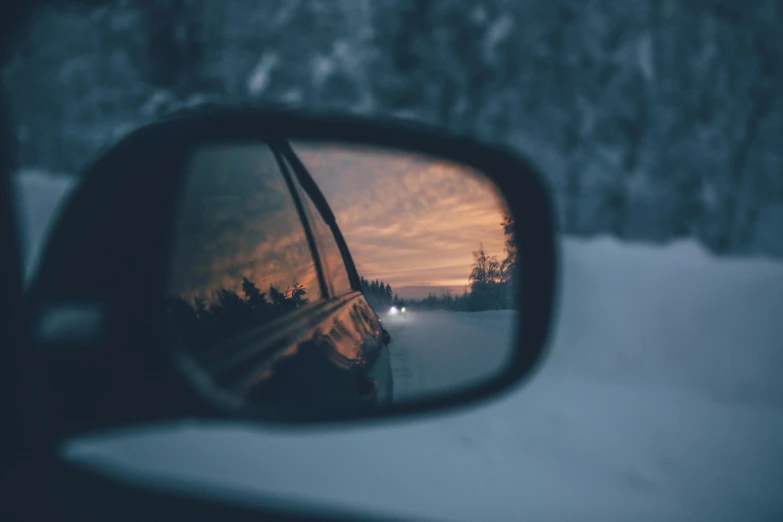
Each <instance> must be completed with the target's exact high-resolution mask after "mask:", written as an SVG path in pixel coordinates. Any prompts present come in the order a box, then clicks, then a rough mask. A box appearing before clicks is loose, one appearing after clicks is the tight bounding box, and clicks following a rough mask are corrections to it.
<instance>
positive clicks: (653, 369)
mask: <svg viewBox="0 0 783 522" xmlns="http://www.w3.org/2000/svg"><path fill="white" fill-rule="evenodd" d="M27 181H29V183H30V184H29V185H27V186H34V185H35V183H37V181H35V179H30V180H27ZM25 183H27V182H25ZM57 186H59V185H57ZM50 188H52V187H51V186H50ZM54 190H59V189H56V188H55V189H54ZM65 191H66V190H63V191H62V192H65ZM43 196H45V195H42V196H41V197H42V199H41V201H43V202H44V203H46V202H49V199H48V196H46V197H43ZM27 197H29V198H30V199H28V200H26V202H25V205H27V207H26V208H34V207H35V205H36V204H38V203H36V201H37V200H36V199H35V198H36V197H38V196H37V195H34V194H30V195H29V196H27ZM34 218H35V219H30V218H28V221H27V223H28V226H30V227H32V228H33V229H34V230H32V232H33V233H32V234H30V236H29V237H36V236H39V235H40V233H37V232H36V231H35V229H36V227H38V226H39V225H40V224H41V223H43V222H44V221H45V220H44V219H41V220H40V221H36V219H38V218H37V217H35V216H34ZM562 252H563V263H562V268H563V279H562V291H563V293H562V297H561V310H560V314H559V317H558V321H557V327H556V330H555V335H554V339H553V343H552V346H551V351H550V353H549V356H548V358H547V360H546V362H545V363H544V365H543V366H542V367H541V369H540V371H539V372H538V373H537V374H536V375H534V376H533V377H532V378H531V379H530V380H529V381H528V382H527V383H526V384H525V385H524V386H522V387H519V388H517V389H516V390H514V391H513V392H511V393H509V394H507V395H506V396H504V397H502V398H501V399H499V400H496V401H493V402H491V403H487V404H483V405H479V406H477V407H473V408H470V409H464V410H461V411H457V412H451V413H449V414H445V415H441V416H438V417H434V418H429V419H427V420H411V421H407V422H396V423H388V424H378V425H374V426H368V427H354V428H343V429H332V430H321V431H318V432H310V433H300V432H298V431H296V430H293V431H287V430H282V429H278V430H274V429H269V428H266V429H260V428H252V427H248V426H240V425H231V424H202V423H178V424H172V425H167V426H161V427H156V428H150V429H140V430H137V431H135V432H127V433H124V434H123V433H115V434H112V435H108V436H96V437H93V438H90V439H80V440H75V441H72V442H70V443H69V444H68V445H67V446H66V448H65V450H64V451H65V453H66V454H67V455H68V456H69V457H70V458H72V459H74V460H76V461H79V462H83V463H88V464H90V465H94V466H100V467H104V468H108V469H111V470H113V471H114V472H122V473H133V474H136V475H138V476H141V477H143V478H144V480H157V481H163V482H166V481H168V482H170V483H171V484H177V485H179V486H180V487H199V488H204V487H206V488H208V490H209V491H211V492H212V493H213V494H220V495H223V494H225V495H229V494H237V493H243V494H246V495H249V496H263V497H267V498H269V497H272V498H276V499H281V501H284V502H290V503H293V504H300V503H302V502H305V503H309V504H316V505H327V506H330V505H331V506H333V505H343V506H348V507H351V508H357V509H365V510H367V511H370V512H373V511H375V512H380V513H387V514H393V515H399V516H403V517H405V516H410V517H415V518H417V519H421V518H425V519H426V518H432V519H435V520H470V521H472V520H509V521H518V520H536V521H541V522H542V521H548V520H557V521H568V520H583V521H584V520H588V521H589V520H596V521H598V520H600V521H613V520H618V521H621V520H622V521H625V520H649V521H659V520H668V521H671V520H683V521H686V520H687V521H699V520H705V521H710V522H715V521H723V520H725V521H734V520H754V521H759V520H761V521H764V520H769V521H772V520H783V498H781V496H780V492H781V491H783V384H782V383H783V380H782V379H780V375H782V374H783V323H782V322H781V320H780V317H781V316H780V314H781V310H783V265H781V264H776V263H773V262H768V261H737V260H725V261H722V260H716V259H714V258H712V257H710V256H709V255H708V254H707V253H705V252H704V251H703V250H702V249H701V248H699V247H698V246H696V245H695V244H693V243H689V242H682V243H674V244H671V245H669V246H666V247H652V246H639V245H637V246H629V245H622V244H619V243H617V242H616V241H613V240H610V239H597V240H592V241H586V240H566V241H564V242H563V244H562ZM490 316H491V313H490ZM476 319H478V316H476ZM450 320H451V321H452V323H451V324H449V321H450ZM437 321H438V325H437V327H438V330H439V333H440V334H442V335H444V336H448V335H452V336H456V338H454V337H453V338H452V342H453V343H456V344H453V346H458V345H459V342H460V340H461V339H460V336H459V335H458V334H459V333H460V332H462V331H463V330H462V328H464V323H465V321H464V318H460V317H459V316H458V315H457V314H452V316H451V317H449V315H448V314H443V316H442V317H438V319H437ZM504 321H505V322H504ZM476 323H477V324H474V325H473V326H477V325H478V324H480V323H481V322H480V321H476ZM483 324H484V325H485V326H486V330H485V334H486V335H487V336H488V337H487V338H491V336H492V335H497V332H498V331H503V329H504V328H505V329H506V330H505V331H508V330H507V329H508V328H510V327H511V325H510V321H509V317H508V316H507V315H506V316H502V312H501V313H499V314H497V316H496V317H492V318H491V320H490V318H489V316H488V317H487V320H486V321H484V322H483ZM413 331H414V330H413V329H411V330H409V333H410V332H413ZM397 335H398V336H403V338H402V339H400V338H396V339H395V340H394V341H393V343H392V345H391V347H392V350H394V346H395V343H397V342H398V341H400V340H404V335H405V332H397ZM463 346H464V345H463ZM477 348H479V347H477ZM480 348H482V349H483V348H484V347H480ZM392 355H393V353H392Z"/></svg>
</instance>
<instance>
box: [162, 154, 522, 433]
mask: <svg viewBox="0 0 783 522" xmlns="http://www.w3.org/2000/svg"><path fill="white" fill-rule="evenodd" d="M171 237H172V251H171V256H170V260H169V275H168V292H167V295H166V296H165V310H166V313H167V324H168V328H167V330H168V333H169V341H168V342H169V344H170V346H171V348H172V350H173V351H172V353H173V354H174V356H175V357H176V359H177V360H178V361H179V362H180V363H181V365H182V367H183V368H185V369H186V371H187V372H188V373H189V375H190V376H191V377H193V378H194V379H196V381H197V382H198V383H200V384H201V385H203V386H207V387H209V388H210V390H211V391H212V392H213V393H215V394H217V395H219V396H220V397H222V399H224V400H229V401H234V402H235V403H236V404H241V405H242V406H244V407H250V408H252V409H254V410H256V411H257V412H258V413H259V415H260V416H261V417H264V416H266V417H269V418H274V419H277V420H281V419H282V420H284V419H287V418H290V419H298V420H301V419H305V420H307V419H313V420H316V419H327V418H329V417H334V416H336V415H339V416H343V417H344V416H346V415H347V416H353V415H356V416H358V415H361V414H362V413H363V412H366V411H368V410H374V409H378V408H388V407H389V406H390V405H399V404H404V403H406V402H409V401H416V400H419V399H425V398H427V399H430V398H433V397H442V396H447V395H449V394H453V393H455V392H458V391H462V390H464V389H465V388H466V387H470V386H475V385H478V384H482V383H484V382H486V381H488V380H491V379H492V378H494V377H496V376H497V375H499V373H500V372H501V371H502V370H504V369H505V367H506V365H507V364H508V363H509V361H510V359H511V355H512V352H513V350H514V341H515V334H516V331H515V328H516V326H517V323H518V317H517V311H516V303H515V297H514V295H515V294H514V292H513V291H512V289H513V288H514V284H515V280H516V279H517V277H516V263H515V262H516V255H517V253H516V240H515V236H514V222H513V219H512V218H511V217H510V215H509V213H508V211H507V210H506V208H505V204H504V200H503V198H502V197H501V196H500V195H499V194H498V192H497V190H496V188H495V187H494V185H493V184H492V183H491V182H490V181H489V180H488V179H487V178H486V177H485V176H483V175H482V174H481V173H480V172H476V171H475V170H473V169H471V168H469V167H467V166H464V165H459V164H454V163H453V162H449V161H445V160H443V159H440V158H435V157H426V156H422V155H418V154H413V153H410V152H407V151H401V150H389V149H381V148H372V147H367V146H356V145H348V144H340V143H324V142H320V143H317V142H311V141H306V142H303V141H294V142H285V141H283V142H279V143H278V142H275V143H274V144H267V143H265V142H262V141H246V142H220V143H207V144H203V145H201V146H199V147H197V148H195V149H194V150H193V151H192V153H191V154H190V156H189V160H188V163H187V165H186V169H185V172H184V175H183V179H182V182H181V185H180V194H179V199H178V204H177V207H176V209H175V216H174V225H173V228H172V236H171Z"/></svg>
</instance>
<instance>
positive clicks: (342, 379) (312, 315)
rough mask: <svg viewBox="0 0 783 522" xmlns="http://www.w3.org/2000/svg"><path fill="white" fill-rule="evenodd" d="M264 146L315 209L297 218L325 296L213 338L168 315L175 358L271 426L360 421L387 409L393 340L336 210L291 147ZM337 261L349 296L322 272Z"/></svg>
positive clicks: (294, 189)
mask: <svg viewBox="0 0 783 522" xmlns="http://www.w3.org/2000/svg"><path fill="white" fill-rule="evenodd" d="M184 117H187V116H184ZM267 145H269V147H270V148H271V149H272V150H273V151H274V152H275V154H276V155H277V157H278V160H279V162H280V169H281V173H282V174H283V175H285V176H287V177H288V176H290V177H289V178H288V180H289V182H290V183H288V190H290V191H291V193H292V196H293V197H294V198H297V199H298V200H299V201H305V200H307V201H311V202H312V204H313V207H314V208H312V209H311V210H310V211H309V212H305V211H302V212H300V213H299V219H300V220H301V221H302V226H303V228H304V229H306V230H307V231H308V232H309V233H311V234H312V236H313V239H314V241H313V242H312V243H311V247H312V250H311V251H310V254H309V255H312V257H313V259H314V261H315V263H314V266H316V267H318V269H317V272H318V274H317V275H318V279H319V281H320V282H321V287H322V288H323V290H322V295H321V296H320V297H319V298H317V299H313V301H312V302H309V303H307V304H305V305H304V306H301V307H296V309H294V310H291V311H289V312H286V314H284V315H282V316H279V317H276V318H273V319H271V320H269V319H267V320H264V319H263V317H258V318H253V317H250V318H249V319H248V318H245V325H244V326H245V328H235V329H232V331H231V333H230V335H228V336H222V337H219V338H217V339H214V338H212V339H210V338H209V336H207V335H204V331H203V330H201V331H199V330H198V329H196V328H193V327H192V325H190V324H189V323H187V322H186V321H182V320H181V318H180V317H177V316H176V314H174V313H172V310H171V309H169V313H170V319H172V320H171V321H170V324H171V326H173V328H174V330H176V331H175V332H174V336H175V337H177V336H178V341H179V343H178V347H177V348H176V350H175V351H176V352H178V354H179V356H180V358H181V359H190V361H191V362H193V363H195V364H193V365H189V366H190V367H191V369H193V368H195V370H194V373H198V374H200V375H196V376H195V377H196V378H197V380H199V381H202V382H203V381H204V380H205V379H204V378H205V377H206V380H207V381H209V382H210V383H211V385H212V386H213V387H214V388H215V389H216V390H218V391H219V392H222V393H223V394H227V396H229V397H232V398H233V400H236V399H239V400H242V401H243V402H244V403H246V405H248V406H249V407H252V408H254V409H255V408H258V409H260V410H261V413H262V414H263V415H264V416H265V417H269V418H274V417H283V418H286V419H294V418H302V419H318V418H320V417H329V416H333V415H335V414H342V415H355V414H357V413H358V412H360V411H361V410H363V409H371V408H374V407H376V406H378V405H381V404H386V403H390V402H391V401H392V395H393V382H392V377H391V366H390V362H389V356H388V347H387V345H388V343H389V341H390V336H389V335H388V332H386V331H385V330H384V329H383V328H382V326H381V323H380V319H379V318H378V315H377V314H376V313H375V311H374V310H373V309H372V307H371V306H370V304H369V303H368V302H367V300H366V299H365V297H364V295H363V294H362V292H361V290H360V285H358V284H357V282H358V281H359V277H358V274H357V273H356V269H355V266H354V265H353V261H352V259H351V256H350V253H349V251H348V247H347V245H346V244H345V241H344V240H343V238H342V234H341V233H340V231H339V228H338V227H337V223H336V221H335V219H334V217H333V214H332V212H331V209H329V208H328V204H327V202H326V200H325V198H323V195H322V194H321V193H320V190H319V189H318V187H317V185H316V184H315V182H314V181H313V180H312V177H311V176H310V174H309V172H308V171H307V168H306V167H305V166H304V164H302V162H301V161H300V160H299V159H298V157H297V156H296V154H295V152H294V151H293V149H291V148H290V146H289V145H288V144H287V143H285V144H280V143H275V144H267ZM302 208H304V206H302ZM316 220H318V222H317V223H316ZM318 234H321V236H319V235H318ZM326 234H328V235H329V241H334V242H335V243H336V244H337V245H338V246H339V250H338V249H337V248H335V250H333V251H332V252H331V254H332V255H333V256H335V255H336V256H337V258H338V259H335V258H334V257H333V258H331V259H327V254H326V253H325V249H324V248H323V244H324V241H319V239H322V238H323V236H324V235H326ZM338 263H339V264H340V266H344V267H345V269H346V270H347V272H348V278H349V280H350V281H351V285H350V287H351V288H350V289H347V288H344V289H343V290H342V291H337V290H335V289H336V288H338V284H337V281H335V280H333V277H334V274H335V273H336V272H335V271H334V270H328V269H326V267H329V266H332V267H334V265H335V264H338ZM342 274H343V276H344V275H345V272H344V271H343V272H342Z"/></svg>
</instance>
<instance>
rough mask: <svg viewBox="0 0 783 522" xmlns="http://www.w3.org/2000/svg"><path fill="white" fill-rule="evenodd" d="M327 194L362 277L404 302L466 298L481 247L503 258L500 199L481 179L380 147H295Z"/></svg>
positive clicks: (461, 168)
mask: <svg viewBox="0 0 783 522" xmlns="http://www.w3.org/2000/svg"><path fill="white" fill-rule="evenodd" d="M292 146H293V148H294V150H295V151H296V153H297V155H299V157H300V158H301V159H302V161H303V162H304V164H305V166H306V167H307V168H308V170H309V172H310V173H311V175H312V176H313V178H315V181H316V183H318V185H319V187H320V188H321V190H322V191H323V193H324V195H325V196H326V199H327V200H328V201H329V205H330V206H331V208H332V211H333V212H334V213H335V216H336V217H337V223H338V225H339V227H340V230H341V231H342V233H343V235H344V236H345V239H346V242H347V243H348V246H349V248H350V249H351V254H352V255H353V258H354V261H355V263H356V265H357V268H358V270H359V273H360V274H362V275H363V276H365V277H368V278H371V279H374V278H379V279H382V280H383V281H385V282H388V283H390V284H391V285H392V287H393V288H394V290H395V291H396V292H398V293H399V294H400V295H401V296H404V297H423V296H426V295H427V293H429V292H436V293H439V292H440V290H441V288H444V287H445V288H451V289H452V290H453V291H454V292H462V290H463V288H465V286H466V285H467V284H468V276H469V274H470V271H471V268H472V265H473V255H472V252H473V251H474V250H477V249H478V248H479V245H480V244H482V243H483V245H484V249H485V251H486V252H487V254H488V255H496V256H498V258H501V259H502V258H503V255H504V250H503V249H504V241H505V236H504V234H503V229H502V227H501V222H502V220H503V211H504V205H503V200H502V199H501V198H500V197H499V196H498V194H497V192H496V190H495V187H494V186H493V185H492V183H491V182H489V181H488V180H487V179H486V178H484V177H483V176H482V175H481V174H480V173H477V172H476V171H474V170H472V169H469V168H468V167H464V166H462V165H455V164H451V163H446V162H443V161H441V160H439V159H437V158H427V157H423V156H415V155H412V154H409V153H406V152H397V151H389V150H383V149H377V148H365V147H346V146H332V145H327V144H321V143H319V144H315V143H303V142H297V143H293V144H292Z"/></svg>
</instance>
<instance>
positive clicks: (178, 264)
mask: <svg viewBox="0 0 783 522" xmlns="http://www.w3.org/2000/svg"><path fill="white" fill-rule="evenodd" d="M172 240H173V252H172V256H171V259H170V264H169V274H170V276H169V282H168V283H169V284H168V294H167V296H166V298H165V302H166V310H167V312H168V314H169V319H170V321H169V324H170V326H174V327H175V329H176V330H175V333H177V334H179V336H180V338H181V340H183V341H184V342H185V344H186V346H187V347H189V348H192V349H207V348H209V347H211V346H215V345H216V344H219V343H220V342H221V341H224V340H227V339H230V338H234V337H236V336H237V335H242V334H246V333H248V332H250V331H253V330H256V329H258V328H260V327H262V326H264V325H266V324H268V323H269V322H271V321H274V320H277V319H279V318H280V317H283V316H285V315H287V314H290V313H292V312H294V311H296V310H298V309H300V308H302V307H304V306H307V305H308V304H309V303H312V302H314V301H318V300H320V299H322V296H321V295H320V290H319V282H318V276H317V273H316V269H315V263H314V261H313V256H312V252H311V250H310V247H309V244H308V241H307V237H306V235H305V231H304V228H303V226H302V222H301V219H300V215H299V213H298V211H297V209H296V206H295V204H294V200H293V198H292V196H291V193H290V191H289V189H288V185H287V184H286V181H285V179H284V177H283V174H282V172H281V171H280V169H279V167H278V163H277V161H276V160H275V157H274V154H273V153H272V151H271V150H270V149H269V147H268V146H267V145H266V144H264V143H261V142H258V143H248V144H225V145H210V146H205V147H201V148H199V149H198V150H196V151H195V152H194V153H193V154H192V156H191V158H190V162H189V164H188V166H187V168H186V170H185V173H184V180H183V182H182V184H181V188H180V194H179V199H178V208H177V209H176V215H175V219H174V230H173V237H172ZM183 337H184V339H182V338H183Z"/></svg>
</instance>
